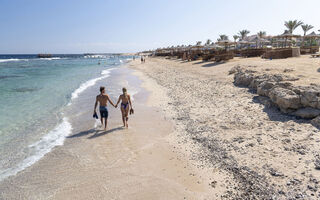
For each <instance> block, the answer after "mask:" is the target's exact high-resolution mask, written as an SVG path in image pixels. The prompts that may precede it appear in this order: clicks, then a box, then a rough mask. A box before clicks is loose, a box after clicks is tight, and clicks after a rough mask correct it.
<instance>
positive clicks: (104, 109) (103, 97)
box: [93, 86, 115, 130]
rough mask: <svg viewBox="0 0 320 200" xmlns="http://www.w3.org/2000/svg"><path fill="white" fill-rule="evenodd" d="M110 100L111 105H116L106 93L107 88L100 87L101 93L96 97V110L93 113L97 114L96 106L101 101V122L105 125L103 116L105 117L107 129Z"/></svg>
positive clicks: (105, 128) (95, 106) (105, 127)
mask: <svg viewBox="0 0 320 200" xmlns="http://www.w3.org/2000/svg"><path fill="white" fill-rule="evenodd" d="M108 101H109V102H110V104H111V105H113V106H114V107H115V105H114V104H113V102H112V101H111V100H110V98H109V96H108V95H107V94H105V88H104V87H102V86H101V87H100V94H99V95H98V96H97V97H96V103H95V104H94V110H93V114H94V115H95V114H96V108H97V105H98V102H99V111H100V119H101V124H102V126H103V118H104V122H105V123H104V130H107V123H108V108H107V104H108Z"/></svg>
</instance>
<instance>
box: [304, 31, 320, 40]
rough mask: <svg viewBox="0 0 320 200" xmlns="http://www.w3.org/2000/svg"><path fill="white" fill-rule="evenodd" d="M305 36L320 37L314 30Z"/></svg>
mask: <svg viewBox="0 0 320 200" xmlns="http://www.w3.org/2000/svg"><path fill="white" fill-rule="evenodd" d="M304 37H305V38H312V39H313V38H320V35H318V34H316V33H315V32H314V31H313V32H312V33H310V34H308V35H306V36H304Z"/></svg>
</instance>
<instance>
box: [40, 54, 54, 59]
mask: <svg viewBox="0 0 320 200" xmlns="http://www.w3.org/2000/svg"><path fill="white" fill-rule="evenodd" d="M51 57H52V55H51V54H38V58H51Z"/></svg>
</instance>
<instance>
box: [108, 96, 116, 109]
mask: <svg viewBox="0 0 320 200" xmlns="http://www.w3.org/2000/svg"><path fill="white" fill-rule="evenodd" d="M107 97H108V101H109V102H110V104H111V105H113V107H116V106H115V105H114V104H113V102H112V101H111V99H110V97H109V95H107Z"/></svg>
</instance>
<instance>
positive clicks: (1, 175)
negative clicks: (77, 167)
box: [0, 117, 72, 180]
mask: <svg viewBox="0 0 320 200" xmlns="http://www.w3.org/2000/svg"><path fill="white" fill-rule="evenodd" d="M71 131H72V125H71V124H70V123H69V121H68V118H66V117H64V118H63V120H62V122H61V123H60V124H59V125H58V126H56V127H55V128H54V129H53V130H52V131H50V132H49V133H48V134H46V135H45V136H43V137H42V138H41V139H40V140H39V141H38V142H36V143H34V144H31V145H29V148H30V150H31V151H32V152H33V154H32V155H30V156H28V157H27V158H26V159H24V160H23V161H22V162H21V163H20V164H19V165H17V166H15V167H13V168H9V169H6V170H4V171H3V172H0V180H3V179H5V178H7V177H9V176H13V175H16V174H17V173H18V172H20V171H22V170H24V169H26V168H27V167H30V166H31V165H33V164H34V163H36V162H37V161H38V160H40V159H41V158H42V157H43V156H44V155H46V154H47V153H49V152H50V151H51V150H52V149H53V148H54V147H55V146H61V145H63V142H64V140H65V138H66V137H67V136H68V135H70V134H71Z"/></svg>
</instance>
